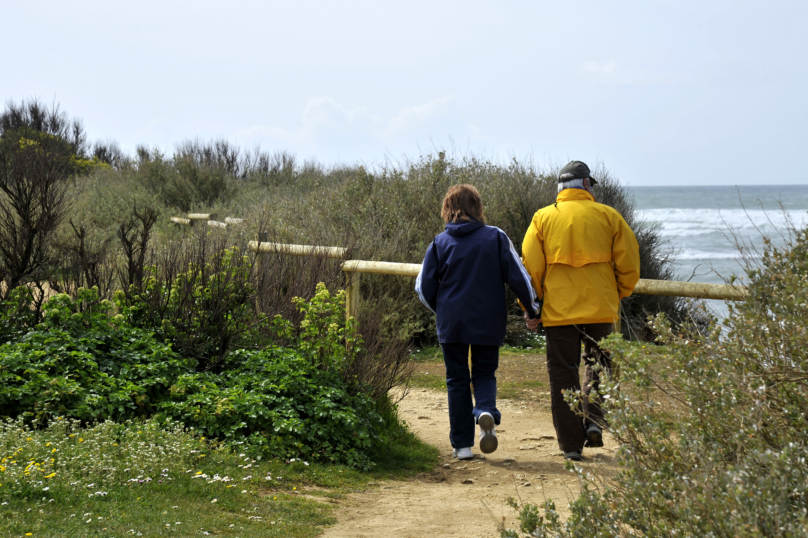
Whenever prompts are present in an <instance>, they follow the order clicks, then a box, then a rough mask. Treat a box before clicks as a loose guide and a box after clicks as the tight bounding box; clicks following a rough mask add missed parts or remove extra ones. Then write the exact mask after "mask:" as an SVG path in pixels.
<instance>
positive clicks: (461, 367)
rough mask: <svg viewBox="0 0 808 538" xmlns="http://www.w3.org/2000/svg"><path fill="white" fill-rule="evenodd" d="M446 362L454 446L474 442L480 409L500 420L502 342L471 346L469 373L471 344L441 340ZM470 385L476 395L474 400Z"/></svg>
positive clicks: (450, 428)
mask: <svg viewBox="0 0 808 538" xmlns="http://www.w3.org/2000/svg"><path fill="white" fill-rule="evenodd" d="M441 347H442V348H443V363H444V364H445V365H446V389H447V391H448V393H449V441H451V443H452V447H453V448H467V447H472V446H474V438H475V435H474V425H475V424H476V423H477V419H478V418H479V416H480V414H481V413H485V412H488V413H491V416H493V417H494V422H495V423H496V424H499V421H500V419H501V415H500V413H499V410H498V409H497V378H496V376H495V375H494V374H495V373H496V371H497V367H498V366H499V346H477V345H472V346H471V375H469V344H462V343H451V344H441ZM471 385H474V399H475V400H476V401H477V405H476V406H475V405H473V404H472V401H471Z"/></svg>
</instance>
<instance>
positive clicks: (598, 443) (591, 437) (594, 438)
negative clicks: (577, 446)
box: [586, 429, 603, 448]
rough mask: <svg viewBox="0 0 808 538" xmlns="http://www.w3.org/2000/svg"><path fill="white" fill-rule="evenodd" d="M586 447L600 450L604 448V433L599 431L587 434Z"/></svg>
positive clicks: (591, 431)
mask: <svg viewBox="0 0 808 538" xmlns="http://www.w3.org/2000/svg"><path fill="white" fill-rule="evenodd" d="M586 446H587V447H589V448H600V447H602V446H603V433H602V432H599V431H597V430H594V429H593V430H590V431H588V432H586Z"/></svg>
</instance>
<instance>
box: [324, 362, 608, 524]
mask: <svg viewBox="0 0 808 538" xmlns="http://www.w3.org/2000/svg"><path fill="white" fill-rule="evenodd" d="M441 366H442V365H441ZM399 407H400V409H401V411H402V415H403V416H404V418H405V419H406V420H407V422H408V423H409V424H410V425H411V427H412V429H413V431H415V432H416V433H417V434H418V436H419V437H421V439H423V440H424V441H426V442H428V443H430V444H432V445H434V446H437V447H439V448H440V450H441V462H440V464H439V465H438V466H437V467H436V468H435V469H434V470H433V471H432V472H431V473H427V474H422V475H419V476H417V477H415V478H413V479H410V480H408V481H404V482H400V481H390V482H379V483H378V485H375V484H373V485H372V486H373V487H371V488H370V489H368V490H367V491H365V492H362V493H357V494H353V495H351V496H349V499H348V500H347V501H346V502H343V503H342V506H341V507H340V508H339V509H338V511H337V516H338V520H339V522H338V523H337V525H335V526H334V527H331V528H329V529H328V530H326V532H325V534H324V535H323V536H325V537H327V538H337V537H352V538H356V537H380V536H384V537H401V538H405V537H406V538H421V537H442V536H467V537H485V538H488V537H496V536H499V532H498V530H497V521H499V522H501V521H503V518H504V520H505V524H506V526H507V527H508V528H514V529H517V528H518V522H517V520H516V517H515V515H516V514H515V512H514V511H513V510H512V509H511V508H509V507H508V506H507V505H506V503H505V501H506V499H507V498H508V497H516V496H517V491H518V495H519V496H521V498H522V500H523V501H525V502H528V503H534V504H540V503H542V502H543V501H544V499H545V498H552V499H553V500H555V501H556V505H557V507H558V508H559V510H560V511H561V513H562V515H566V512H567V510H566V506H567V501H568V499H570V498H571V497H574V496H575V494H577V491H578V481H577V479H576V477H575V475H574V474H572V473H571V472H569V471H567V470H565V469H564V459H563V457H562V456H561V452H560V451H559V449H558V443H557V441H556V440H555V432H554V430H553V423H552V418H551V416H550V414H549V404H548V403H546V400H545V401H544V402H543V403H539V402H537V401H523V400H500V401H499V403H498V407H499V409H500V411H501V412H502V416H503V418H502V425H501V426H500V427H499V428H498V429H497V437H498V438H499V448H498V450H497V451H496V452H494V453H493V454H489V455H488V456H487V457H486V458H484V459H482V458H479V459H478V458H475V459H474V460H471V461H458V460H454V459H453V458H452V448H451V446H450V444H449V416H448V415H449V413H448V411H447V403H446V394H445V392H438V391H435V390H429V389H414V390H412V391H411V392H410V393H409V394H408V395H407V397H406V398H404V400H402V402H401V403H400V404H399ZM605 441H606V446H605V447H604V448H602V449H585V451H584V455H585V456H586V457H587V462H586V463H585V464H584V465H585V466H586V467H589V468H592V469H593V470H594V471H595V472H598V473H603V472H605V473H609V472H612V471H614V449H615V448H616V445H615V444H614V443H613V442H612V441H611V439H609V438H608V437H607V438H606V439H605ZM475 452H476V453H478V451H477V450H476V449H475ZM486 506H487V508H486ZM489 509H490V512H489ZM492 514H493V516H492ZM495 518H496V520H495Z"/></svg>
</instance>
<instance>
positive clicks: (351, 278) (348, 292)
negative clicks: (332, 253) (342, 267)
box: [345, 271, 361, 321]
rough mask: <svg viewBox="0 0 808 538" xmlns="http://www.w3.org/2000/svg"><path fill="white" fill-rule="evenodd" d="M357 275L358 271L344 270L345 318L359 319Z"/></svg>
mask: <svg viewBox="0 0 808 538" xmlns="http://www.w3.org/2000/svg"><path fill="white" fill-rule="evenodd" d="M359 275H361V273H360V272H358V271H346V272H345V279H346V285H345V319H346V320H348V319H351V318H354V319H355V320H357V321H358V320H359V298H360V295H359Z"/></svg>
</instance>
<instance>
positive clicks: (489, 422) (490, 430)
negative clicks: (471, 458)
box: [477, 413, 499, 454]
mask: <svg viewBox="0 0 808 538" xmlns="http://www.w3.org/2000/svg"><path fill="white" fill-rule="evenodd" d="M477 423H478V424H479V425H480V450H481V451H482V452H483V454H490V453H491V452H493V451H495V450H496V449H497V445H498V444H499V443H498V442H497V431H496V426H495V425H494V417H493V416H492V415H491V413H482V414H481V415H480V418H479V420H478V421H477Z"/></svg>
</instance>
